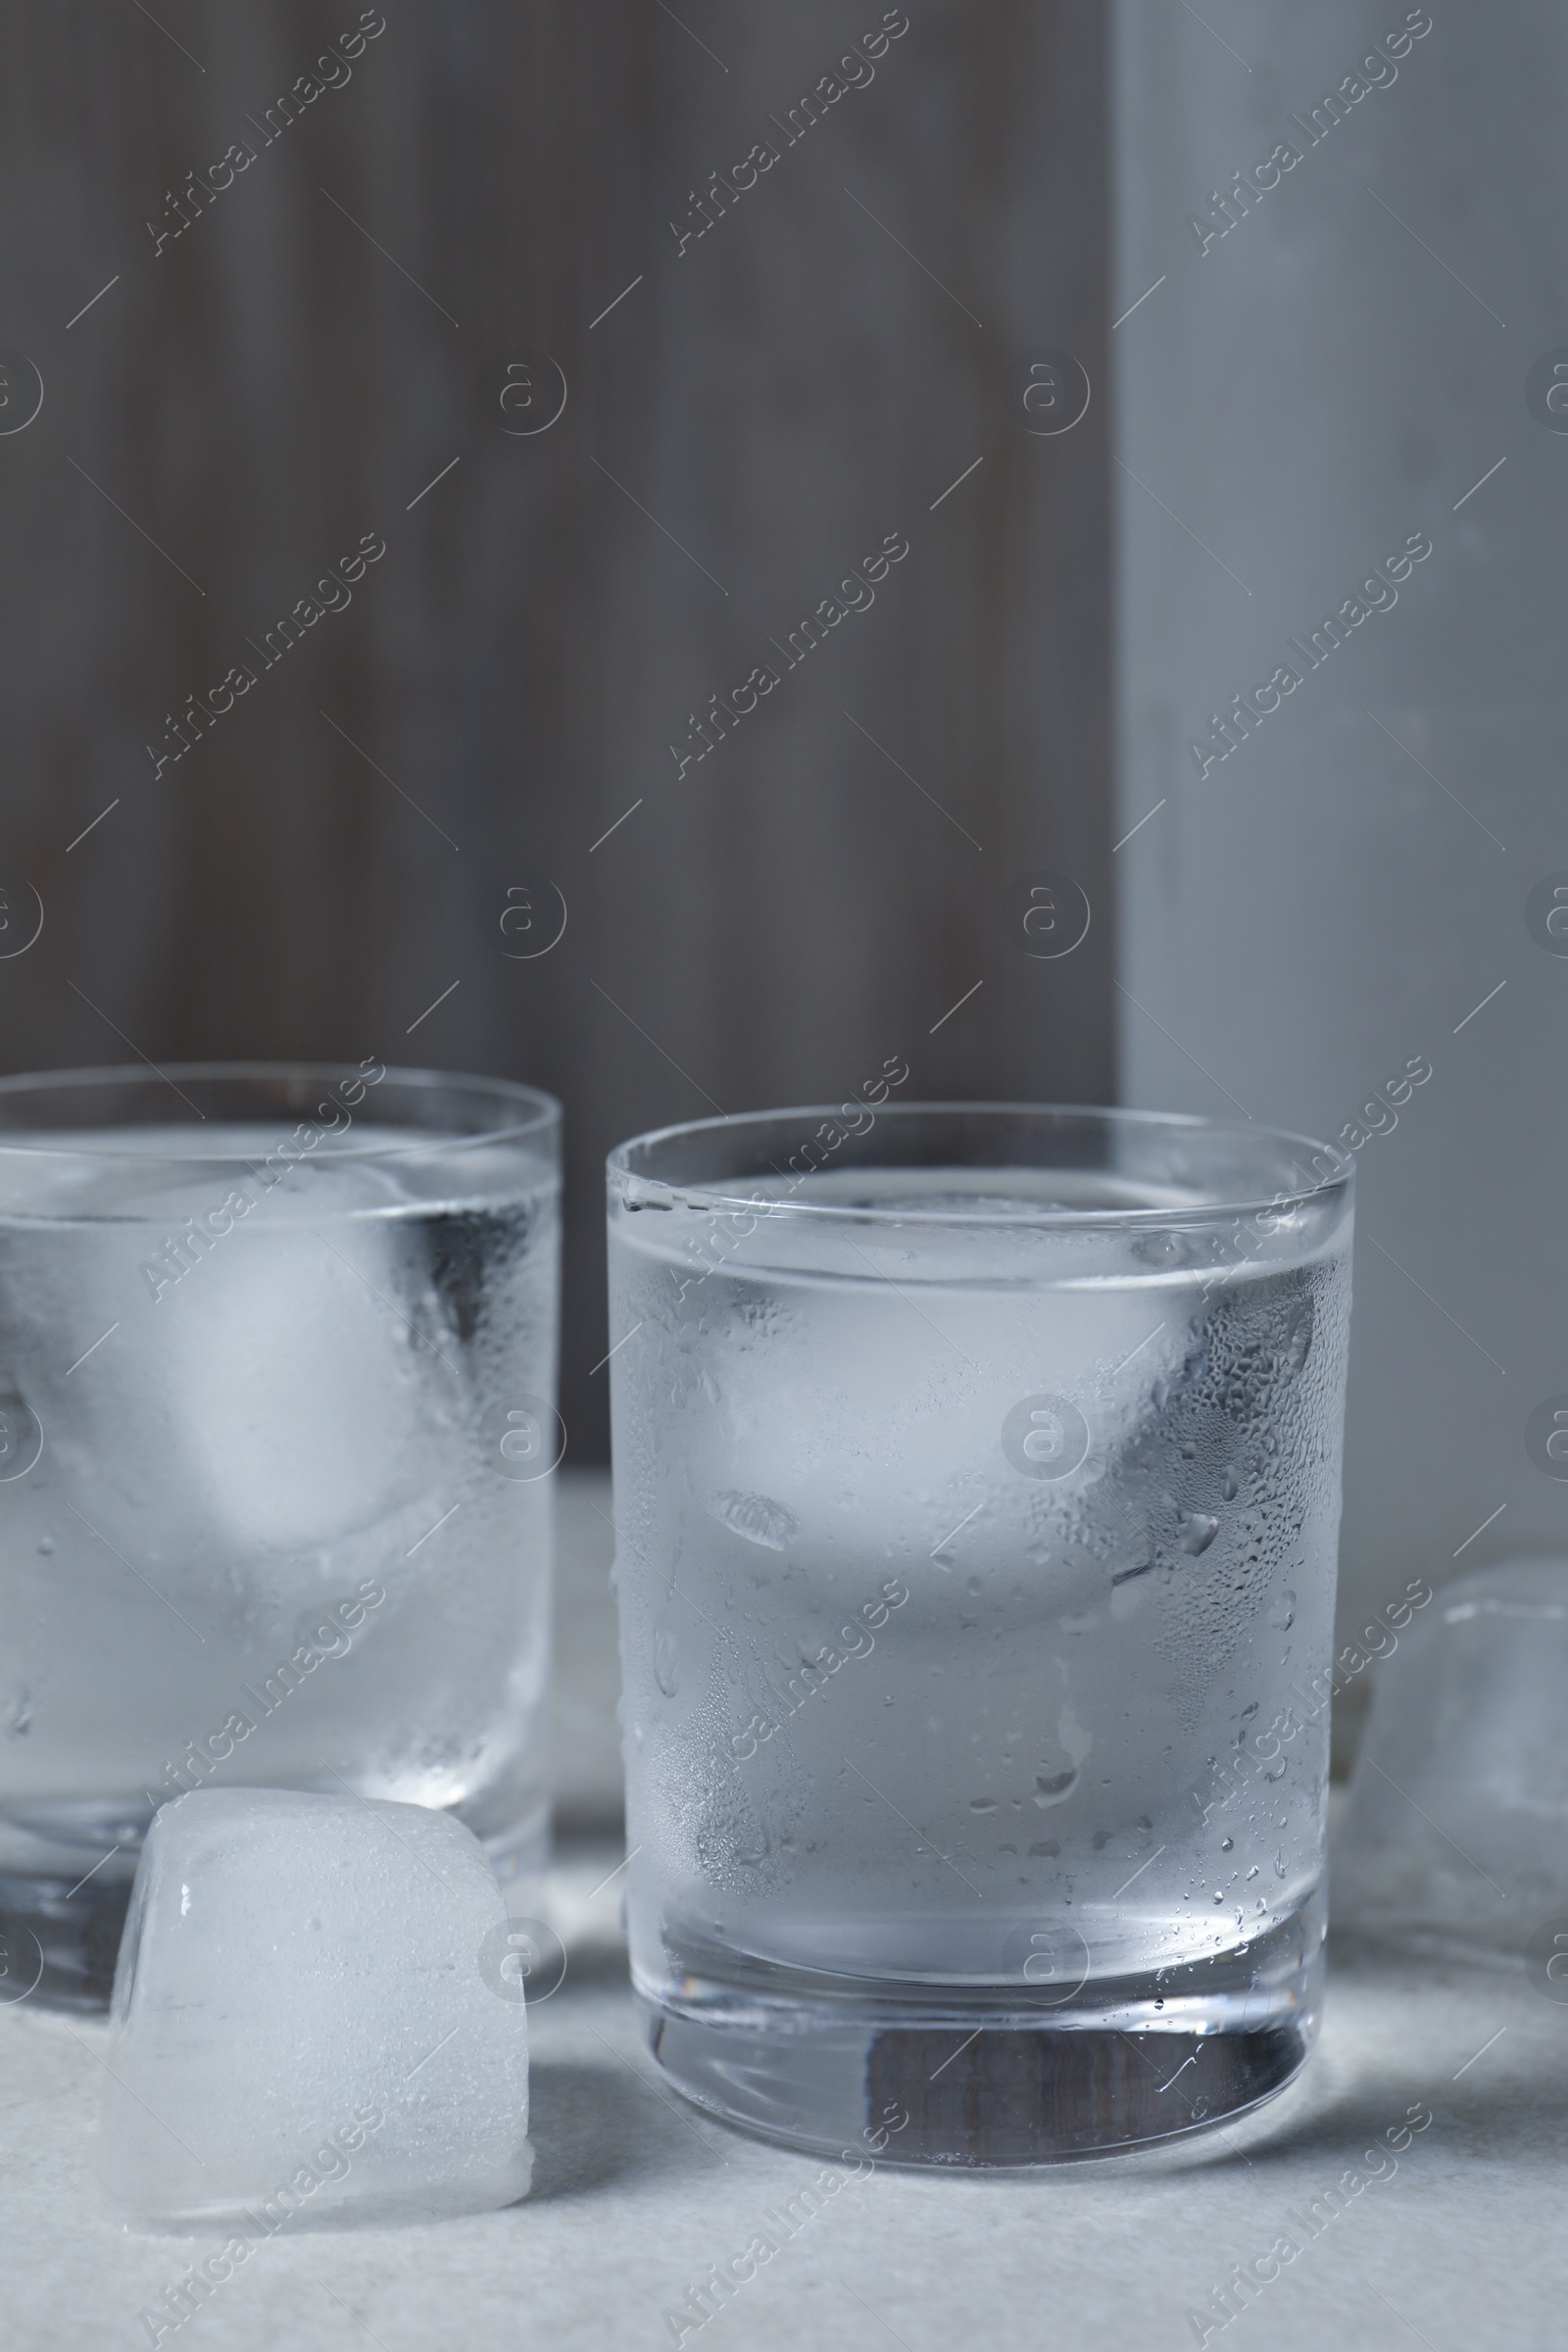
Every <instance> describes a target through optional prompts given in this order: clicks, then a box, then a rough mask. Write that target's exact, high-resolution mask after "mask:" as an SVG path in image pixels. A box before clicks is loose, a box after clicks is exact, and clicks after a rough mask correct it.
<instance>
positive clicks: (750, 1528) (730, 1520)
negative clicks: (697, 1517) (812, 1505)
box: [708, 1492, 801, 1551]
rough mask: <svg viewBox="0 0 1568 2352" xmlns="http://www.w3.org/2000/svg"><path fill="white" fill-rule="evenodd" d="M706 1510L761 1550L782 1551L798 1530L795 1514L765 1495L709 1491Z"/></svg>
mask: <svg viewBox="0 0 1568 2352" xmlns="http://www.w3.org/2000/svg"><path fill="white" fill-rule="evenodd" d="M708 1513H709V1517H710V1518H711V1519H716V1520H717V1521H718V1524H719V1526H720V1527H727V1528H728V1529H729V1531H730V1533H731V1535H735V1536H741V1537H744V1539H745V1541H746V1542H747V1543H748V1544H760V1545H761V1547H762V1549H763V1550H764V1551H783V1550H785V1549H786V1548H787V1547H788V1545H789V1544H791V1543H793V1541H794V1540H795V1538H796V1537H797V1536H798V1535H799V1534H800V1532H801V1528H800V1522H799V1520H798V1519H797V1518H796V1516H795V1513H794V1512H793V1511H791V1510H787V1509H786V1508H785V1506H784V1504H783V1503H781V1502H774V1501H773V1500H772V1498H771V1496H769V1495H737V1494H734V1493H732V1492H726V1493H724V1494H722V1495H710V1496H709V1498H708Z"/></svg>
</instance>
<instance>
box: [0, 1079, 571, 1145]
mask: <svg viewBox="0 0 1568 2352" xmlns="http://www.w3.org/2000/svg"><path fill="white" fill-rule="evenodd" d="M182 1078H183V1079H187V1080H189V1081H190V1082H191V1083H192V1084H199V1083H200V1082H201V1081H202V1080H204V1079H218V1080H223V1081H241V1082H243V1081H247V1080H256V1081H261V1082H268V1081H272V1082H276V1081H278V1080H284V1081H299V1080H303V1081H305V1082H306V1084H307V1085H308V1086H310V1087H311V1088H313V1089H314V1088H315V1087H317V1086H329V1085H334V1084H341V1083H342V1082H344V1081H345V1080H351V1081H352V1080H361V1079H363V1078H364V1071H363V1069H362V1067H361V1066H360V1065H359V1064H358V1063H356V1062H351V1061H347V1060H343V1061H314V1060H313V1061H304V1060H301V1061H266V1060H227V1059H222V1058H219V1059H215V1060H204V1061H165V1062H159V1063H157V1064H142V1063H139V1062H101V1063H93V1064H91V1065H85V1066H83V1067H81V1068H69V1069H50V1070H17V1071H12V1072H10V1073H8V1074H7V1075H5V1076H3V1077H0V1119H3V1113H4V1110H5V1108H6V1106H7V1105H8V1103H12V1102H14V1101H15V1100H16V1099H17V1098H18V1097H19V1096H21V1097H25V1095H26V1094H27V1093H28V1092H30V1091H37V1092H40V1093H41V1092H42V1091H43V1090H44V1089H45V1088H48V1087H54V1088H58V1089H61V1090H68V1089H70V1088H73V1087H83V1088H85V1087H89V1086H125V1085H127V1084H128V1083H129V1082H132V1081H134V1082H135V1083H136V1084H138V1085H143V1086H147V1087H149V1088H150V1087H152V1086H154V1085H156V1083H157V1082H158V1081H159V1080H160V1079H162V1080H163V1081H164V1083H165V1084H166V1085H170V1084H172V1085H173V1086H174V1091H175V1093H176V1094H177V1093H178V1091H179V1089H178V1085H177V1081H178V1080H180V1079H182ZM389 1080H390V1081H393V1082H395V1083H397V1084H399V1085H403V1086H412V1087H417V1088H428V1089H432V1090H433V1089H436V1088H440V1087H447V1088H452V1089H455V1090H468V1091H471V1092H473V1093H475V1094H478V1095H480V1096H488V1097H490V1098H492V1100H494V1101H495V1102H497V1103H498V1104H499V1103H501V1102H510V1103H513V1104H514V1105H515V1106H516V1107H517V1109H518V1110H519V1111H522V1110H523V1109H524V1108H525V1109H526V1115H525V1116H517V1117H514V1118H510V1119H509V1118H501V1119H498V1120H497V1121H496V1122H494V1123H492V1124H489V1125H487V1126H485V1127H483V1128H481V1129H476V1130H475V1131H474V1132H472V1133H471V1134H463V1135H458V1136H456V1137H452V1136H446V1137H443V1138H442V1144H443V1149H444V1150H445V1151H447V1152H453V1151H467V1150H474V1149H478V1148H481V1147H483V1146H485V1145H489V1144H499V1143H515V1142H517V1141H519V1140H521V1139H524V1138H527V1139H530V1140H533V1139H548V1138H549V1137H551V1136H552V1135H555V1134H559V1132H560V1129H561V1125H562V1115H563V1114H562V1106H561V1103H559V1102H558V1100H557V1099H556V1097H555V1096H554V1095H550V1094H546V1093H545V1091H544V1089H543V1088H542V1087H537V1086H529V1085H527V1084H525V1083H524V1082H523V1081H522V1080H521V1079H516V1078H491V1077H483V1076H478V1075H475V1074H473V1073H471V1072H468V1071H465V1070H433V1069H427V1068H423V1067H417V1066H415V1065H412V1064H405V1063H401V1062H399V1063H394V1062H387V1063H385V1064H383V1066H382V1072H381V1077H380V1078H379V1079H377V1080H376V1081H375V1082H374V1083H375V1084H376V1085H377V1086H380V1085H382V1084H384V1083H386V1082H387V1081H389ZM354 1108H355V1109H356V1110H358V1108H359V1105H358V1104H356V1105H355V1106H354ZM282 1115H283V1116H286V1115H287V1113H286V1112H285V1113H284V1114H282ZM265 1117H266V1108H265V1106H259V1108H258V1112H257V1121H258V1123H262V1122H264V1121H265ZM132 1123H133V1122H130V1121H125V1122H122V1123H116V1122H114V1121H111V1120H102V1121H99V1122H96V1123H94V1124H90V1125H86V1126H82V1127H79V1128H58V1127H54V1128H46V1127H43V1126H41V1125H40V1126H39V1127H37V1128H33V1129H29V1128H25V1127H16V1128H12V1127H7V1126H5V1125H4V1124H3V1123H0V1158H3V1157H4V1156H5V1155H6V1154H16V1155H18V1156H25V1157H27V1158H30V1159H51V1158H52V1159H94V1160H96V1159H112V1158H114V1157H115V1156H117V1153H116V1144H115V1139H116V1137H117V1136H120V1135H123V1132H124V1128H125V1126H126V1125H129V1124H132ZM170 1124H171V1128H173V1127H174V1126H176V1125H179V1124H181V1122H179V1121H177V1120H171V1122H170ZM224 1124H227V1122H226V1121H225V1122H224ZM328 1132H330V1130H328ZM45 1137H46V1138H47V1141H44V1140H38V1139H42V1138H45ZM63 1138H64V1139H68V1140H62V1139H63ZM78 1139H79V1140H78ZM430 1148H431V1146H430V1143H429V1142H428V1141H421V1142H417V1143H412V1144H396V1145H389V1144H387V1143H385V1142H380V1143H371V1144H368V1145H366V1144H347V1143H345V1144H342V1145H339V1146H338V1147H336V1149H335V1150H334V1152H333V1157H334V1158H335V1159H353V1160H359V1161H362V1162H363V1161H372V1160H373V1161H385V1160H396V1159H405V1158H412V1157H415V1156H417V1154H419V1153H421V1152H428V1151H429V1150H430ZM254 1155H255V1154H254V1152H251V1153H250V1154H249V1155H248V1156H250V1157H254ZM119 1156H121V1157H129V1156H130V1154H128V1153H127V1152H123V1151H121V1152H120V1153H119ZM246 1156H247V1154H245V1153H240V1152H234V1151H232V1150H227V1149H223V1148H221V1146H218V1147H217V1148H215V1149H212V1150H202V1149H201V1148H200V1146H199V1140H198V1142H197V1143H196V1144H192V1143H190V1142H184V1143H182V1144H181V1145H180V1147H179V1148H178V1149H171V1150H170V1151H168V1152H137V1153H136V1154H135V1157H136V1159H137V1162H138V1164H139V1165H148V1166H153V1165H163V1166H168V1167H199V1166H208V1165H212V1164H214V1163H226V1162H227V1161H229V1160H233V1161H235V1162H236V1163H238V1162H239V1161H240V1160H242V1159H243V1158H245V1157H246Z"/></svg>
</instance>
